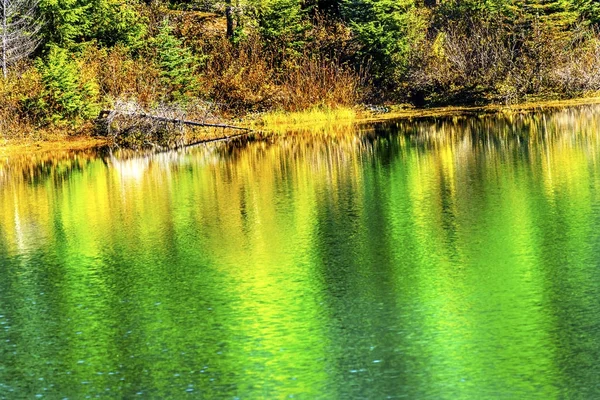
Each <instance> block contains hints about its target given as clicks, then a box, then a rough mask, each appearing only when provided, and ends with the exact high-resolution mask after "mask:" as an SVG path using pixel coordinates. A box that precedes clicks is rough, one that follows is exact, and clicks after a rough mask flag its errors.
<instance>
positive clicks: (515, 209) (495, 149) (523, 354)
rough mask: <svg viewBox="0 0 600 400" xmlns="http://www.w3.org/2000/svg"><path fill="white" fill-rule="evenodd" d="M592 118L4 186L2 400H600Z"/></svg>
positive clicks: (34, 172)
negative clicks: (192, 399) (593, 399)
mask: <svg viewBox="0 0 600 400" xmlns="http://www.w3.org/2000/svg"><path fill="white" fill-rule="evenodd" d="M597 111H598V110H597V109H595V108H591V107H589V108H578V109H568V110H564V111H560V112H555V113H535V114H527V115H516V116H505V117H501V116H482V117H468V118H467V117H464V118H450V119H441V120H427V121H416V122H398V123H392V124H386V125H377V126H367V127H363V128H360V129H357V130H356V132H341V133H335V132H331V133H322V134H319V135H315V134H312V135H305V134H300V133H299V134H297V135H288V136H285V137H280V138H269V139H268V140H264V141H249V142H234V143H231V144H220V145H215V146H209V147H199V148H195V149H189V150H186V151H184V152H180V153H165V154H155V155H146V156H127V155H123V154H120V155H113V154H110V153H107V154H96V153H94V152H87V153H75V154H63V155H54V156H50V155H46V156H39V155H38V156H35V157H34V158H33V159H16V160H8V161H7V162H4V163H3V164H2V166H1V168H0V209H1V210H2V213H1V214H0V266H1V267H0V271H1V273H2V278H3V279H1V280H0V357H2V360H3V362H2V363H0V398H31V397H33V396H36V395H38V397H49V398H62V397H69V398H85V397H86V396H91V397H95V396H106V397H115V398H129V397H134V396H136V395H139V396H142V397H149V398H179V397H184V396H187V395H189V396H192V397H195V398H233V397H239V398H284V397H288V396H291V395H294V396H296V397H301V398H311V399H312V398H340V399H346V398H386V397H387V396H391V397H392V398H394V397H401V396H408V397H410V398H482V397H511V398H563V397H568V398H590V397H595V396H597V395H598V393H597V392H598V389H597V387H598V386H599V384H600V378H599V377H600V370H599V367H598V366H597V363H596V360H597V359H598V358H599V356H600V354H599V353H600V351H599V348H600V346H599V344H600V343H599V342H600V337H599V336H600V334H599V333H600V326H599V323H600V318H598V315H600V314H599V311H600V304H599V302H600V300H599V299H600V296H599V294H600V293H599V287H598V282H599V278H600V276H599V273H598V272H597V271H598V264H599V258H598V256H597V254H600V252H599V250H600V234H599V233H598V232H600V229H598V228H599V227H600V226H599V225H600V214H599V211H598V210H600V191H599V188H600V179H599V176H598V175H599V174H598V172H599V167H600V166H599V163H598V150H599V148H600V140H599V137H598V135H599V132H600V129H598V128H600V117H598V113H597Z"/></svg>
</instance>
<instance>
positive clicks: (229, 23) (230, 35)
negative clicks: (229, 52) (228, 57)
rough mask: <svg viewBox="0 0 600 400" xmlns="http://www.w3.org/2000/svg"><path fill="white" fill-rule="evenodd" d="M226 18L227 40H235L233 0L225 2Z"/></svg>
mask: <svg viewBox="0 0 600 400" xmlns="http://www.w3.org/2000/svg"><path fill="white" fill-rule="evenodd" d="M225 4H227V6H226V7H225V18H226V19H227V38H228V39H229V40H233V8H232V7H231V0H227V1H226V2H225Z"/></svg>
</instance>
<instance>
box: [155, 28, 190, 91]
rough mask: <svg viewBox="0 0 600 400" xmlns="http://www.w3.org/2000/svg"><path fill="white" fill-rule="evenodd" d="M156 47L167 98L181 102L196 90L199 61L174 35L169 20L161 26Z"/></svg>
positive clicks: (156, 39)
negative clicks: (196, 72)
mask: <svg viewBox="0 0 600 400" xmlns="http://www.w3.org/2000/svg"><path fill="white" fill-rule="evenodd" d="M155 45H156V49H157V52H158V66H159V68H160V78H161V83H162V85H163V88H164V90H165V92H166V93H167V97H168V98H169V99H171V100H181V99H182V98H183V97H184V95H185V94H186V93H189V92H192V91H194V90H195V89H196V86H197V80H196V78H195V70H196V65H197V63H198V61H199V60H198V59H197V58H196V57H194V56H193V54H192V53H191V51H190V50H189V49H187V48H185V47H184V46H183V43H182V42H181V40H180V39H178V38H177V37H175V35H173V30H172V28H171V25H170V24H169V21H168V20H167V19H165V20H164V21H163V23H162V25H161V26H160V30H159V33H158V35H157V37H156V38H155Z"/></svg>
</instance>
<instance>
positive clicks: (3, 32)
mask: <svg viewBox="0 0 600 400" xmlns="http://www.w3.org/2000/svg"><path fill="white" fill-rule="evenodd" d="M7 2H8V0H2V76H4V79H6V75H7V71H6V49H7V44H6V35H8V32H7V30H6V13H7Z"/></svg>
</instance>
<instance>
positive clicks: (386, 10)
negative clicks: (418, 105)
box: [344, 0, 427, 82]
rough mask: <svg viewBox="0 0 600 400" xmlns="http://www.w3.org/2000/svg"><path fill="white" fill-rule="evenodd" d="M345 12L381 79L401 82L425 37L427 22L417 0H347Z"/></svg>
mask: <svg viewBox="0 0 600 400" xmlns="http://www.w3.org/2000/svg"><path fill="white" fill-rule="evenodd" d="M344 14H345V16H346V18H347V20H348V21H349V22H350V26H351V28H352V30H353V32H354V34H355V35H356V37H357V39H358V41H359V42H360V44H361V46H362V47H361V50H360V55H361V56H362V58H363V59H366V60H368V61H370V62H371V63H372V66H371V72H372V73H373V74H374V76H375V78H376V79H378V80H380V81H390V80H391V81H392V82H397V81H398V80H399V79H400V77H401V76H402V74H403V73H404V72H405V71H406V68H407V66H408V62H409V58H410V55H411V53H412V52H413V51H414V49H415V48H416V47H417V46H418V44H419V42H420V41H421V40H423V38H424V37H425V33H426V29H427V22H426V19H425V18H424V13H423V12H420V11H419V10H418V8H417V6H416V4H415V1H414V0H347V1H346V2H345V3H344Z"/></svg>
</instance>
